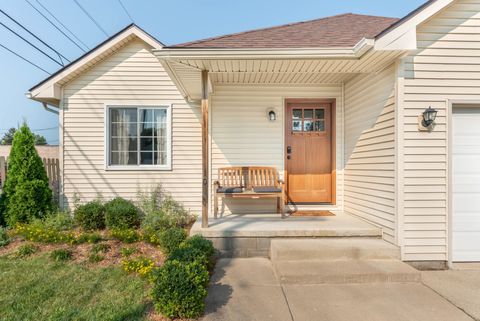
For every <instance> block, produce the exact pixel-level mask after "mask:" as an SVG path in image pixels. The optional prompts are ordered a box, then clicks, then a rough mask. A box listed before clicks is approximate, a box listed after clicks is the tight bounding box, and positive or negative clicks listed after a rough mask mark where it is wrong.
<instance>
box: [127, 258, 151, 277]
mask: <svg viewBox="0 0 480 321" xmlns="http://www.w3.org/2000/svg"><path fill="white" fill-rule="evenodd" d="M122 266H123V270H124V271H125V272H127V273H138V274H139V275H140V276H148V275H149V274H150V273H151V272H152V270H153V268H154V267H155V263H154V262H153V260H151V259H149V258H146V257H137V258H134V259H129V260H124V261H122Z"/></svg>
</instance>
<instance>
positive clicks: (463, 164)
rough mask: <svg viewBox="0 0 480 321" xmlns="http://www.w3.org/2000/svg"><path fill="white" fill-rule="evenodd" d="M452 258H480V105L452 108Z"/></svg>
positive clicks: (467, 259) (473, 259)
mask: <svg viewBox="0 0 480 321" xmlns="http://www.w3.org/2000/svg"><path fill="white" fill-rule="evenodd" d="M452 153H453V155H452V157H453V164H452V166H453V173H452V178H453V184H452V193H453V194H452V196H453V203H452V209H453V213H452V237H453V239H452V260H453V261H454V262H472V261H480V108H462V109H454V110H453V142H452Z"/></svg>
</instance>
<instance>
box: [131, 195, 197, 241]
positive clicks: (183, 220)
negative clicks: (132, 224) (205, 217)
mask: <svg viewBox="0 0 480 321" xmlns="http://www.w3.org/2000/svg"><path fill="white" fill-rule="evenodd" d="M138 198H139V201H138V204H139V207H140V209H141V210H142V212H143V220H142V226H141V228H142V231H143V233H144V235H149V236H153V235H155V234H156V233H157V232H158V231H161V230H166V229H168V228H172V227H186V226H187V225H188V224H190V223H192V222H193V221H194V220H195V216H194V215H193V214H192V213H190V212H189V211H187V210H185V208H184V207H183V206H182V205H181V204H180V203H178V202H176V201H175V200H174V199H173V198H172V197H171V196H168V195H167V196H165V195H164V194H163V192H162V189H161V187H156V188H154V189H152V190H151V191H150V192H147V193H141V192H139V196H138Z"/></svg>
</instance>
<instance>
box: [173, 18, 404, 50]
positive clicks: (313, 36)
mask: <svg viewBox="0 0 480 321" xmlns="http://www.w3.org/2000/svg"><path fill="white" fill-rule="evenodd" d="M398 20H399V19H397V18H387V17H377V16H367V15H359V14H352V13H347V14H342V15H337V16H332V17H327V18H321V19H315V20H310V21H303V22H297V23H291V24H286V25H282V26H277V27H271V28H264V29H257V30H251V31H245V32H240V33H235V34H230V35H225V36H220V37H214V38H208V39H203V40H198V41H192V42H186V43H181V44H177V45H173V46H170V47H175V48H179V47H181V48H239V49H242V48H243V49H247V48H326V47H353V46H355V45H356V44H357V43H358V42H359V41H360V40H362V39H363V38H374V37H375V36H376V35H377V34H379V33H380V32H382V31H383V30H385V29H386V28H388V27H389V26H390V25H392V24H394V23H395V22H397V21H398Z"/></svg>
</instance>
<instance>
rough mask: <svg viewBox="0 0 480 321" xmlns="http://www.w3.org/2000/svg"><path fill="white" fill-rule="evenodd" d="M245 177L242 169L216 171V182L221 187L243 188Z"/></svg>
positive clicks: (231, 168)
mask: <svg viewBox="0 0 480 321" xmlns="http://www.w3.org/2000/svg"><path fill="white" fill-rule="evenodd" d="M245 181H246V177H245V171H244V169H243V167H225V168H219V169H218V182H219V183H220V186H222V187H245V186H246V182H245Z"/></svg>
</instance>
